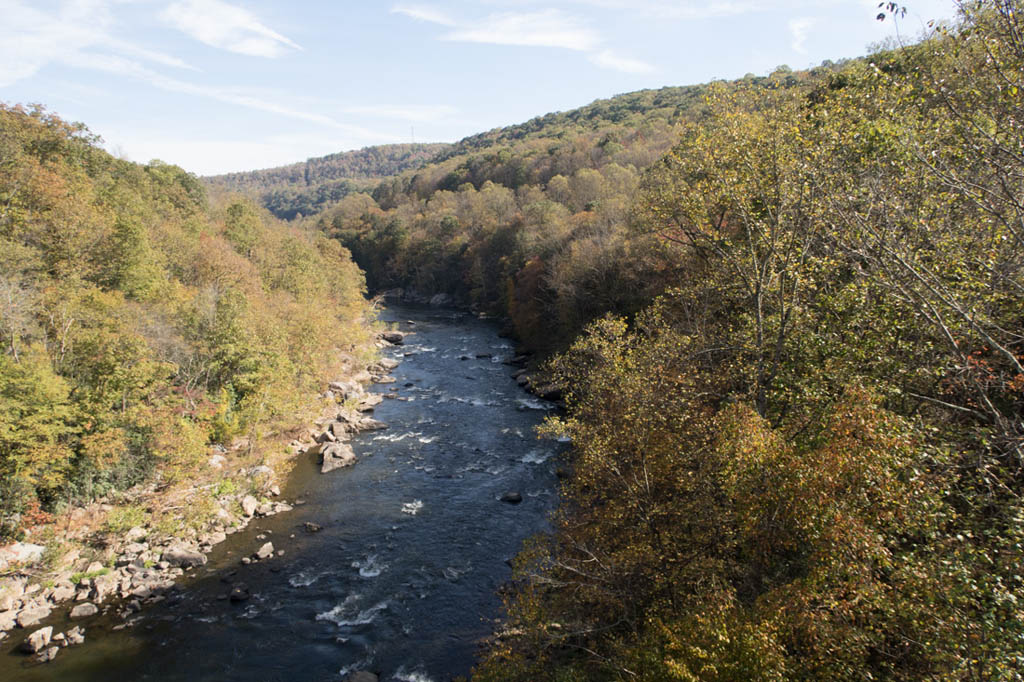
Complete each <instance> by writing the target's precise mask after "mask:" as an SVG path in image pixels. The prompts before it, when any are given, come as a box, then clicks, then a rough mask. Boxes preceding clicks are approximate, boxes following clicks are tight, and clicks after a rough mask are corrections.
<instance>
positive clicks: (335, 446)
mask: <svg viewBox="0 0 1024 682" xmlns="http://www.w3.org/2000/svg"><path fill="white" fill-rule="evenodd" d="M320 458H321V459H320V473H322V474H326V473H328V472H330V471H334V470H335V469H340V468H342V467H349V466H352V465H353V464H355V463H356V453H354V452H352V448H351V447H350V446H349V445H348V444H347V443H325V444H324V445H322V446H321V449H320Z"/></svg>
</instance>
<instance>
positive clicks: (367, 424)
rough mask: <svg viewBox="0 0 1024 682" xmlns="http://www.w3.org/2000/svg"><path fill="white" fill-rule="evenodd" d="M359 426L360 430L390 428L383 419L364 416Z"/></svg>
mask: <svg viewBox="0 0 1024 682" xmlns="http://www.w3.org/2000/svg"><path fill="white" fill-rule="evenodd" d="M358 427H359V430H360V431H383V430H384V429H386V428H388V425H387V424H385V423H384V422H382V421H378V420H376V419H371V418H370V417H364V418H362V419H360V420H359V424H358Z"/></svg>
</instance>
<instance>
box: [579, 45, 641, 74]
mask: <svg viewBox="0 0 1024 682" xmlns="http://www.w3.org/2000/svg"><path fill="white" fill-rule="evenodd" d="M589 59H590V61H591V62H593V63H594V64H597V65H598V66H600V67H602V68H605V69H612V70H614V71H621V72H622V73H651V72H652V71H654V67H653V66H651V65H650V64H648V63H647V62H642V61H640V60H639V59H631V58H630V57H623V56H621V55H618V54H616V53H615V52H613V51H612V50H601V51H600V52H594V53H592V54H591V55H590V57H589Z"/></svg>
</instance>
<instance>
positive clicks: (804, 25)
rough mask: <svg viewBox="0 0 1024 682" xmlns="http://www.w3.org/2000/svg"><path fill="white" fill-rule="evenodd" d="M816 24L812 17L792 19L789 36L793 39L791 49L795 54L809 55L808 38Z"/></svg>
mask: <svg viewBox="0 0 1024 682" xmlns="http://www.w3.org/2000/svg"><path fill="white" fill-rule="evenodd" d="M814 24H815V20H814V19H812V18H811V17H799V18H797V19H790V21H789V35H790V37H792V39H793V42H791V43H790V47H792V48H793V51H794V52H799V53H800V54H807V36H808V35H809V34H810V32H811V29H812V28H814Z"/></svg>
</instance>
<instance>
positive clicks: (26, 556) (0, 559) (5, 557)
mask: <svg viewBox="0 0 1024 682" xmlns="http://www.w3.org/2000/svg"><path fill="white" fill-rule="evenodd" d="M45 551H46V548H45V547H43V546H42V545H33V544H29V543H27V542H15V543H14V544H13V545H8V546H7V547H0V571H2V570H5V569H6V568H7V567H8V566H12V565H15V564H31V563H33V562H35V561H39V559H40V558H42V556H43V552H45Z"/></svg>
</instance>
